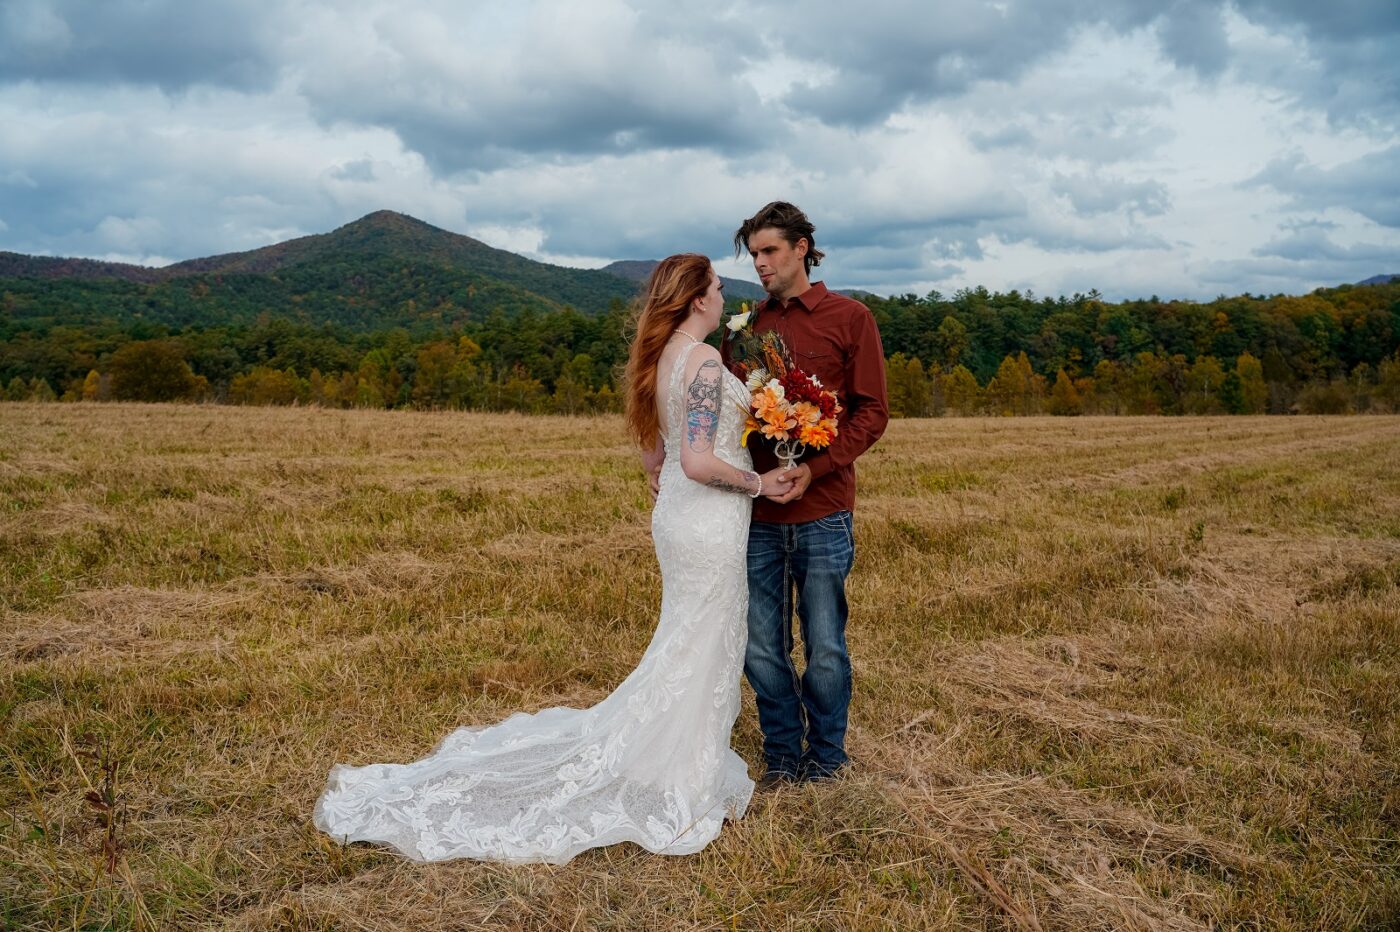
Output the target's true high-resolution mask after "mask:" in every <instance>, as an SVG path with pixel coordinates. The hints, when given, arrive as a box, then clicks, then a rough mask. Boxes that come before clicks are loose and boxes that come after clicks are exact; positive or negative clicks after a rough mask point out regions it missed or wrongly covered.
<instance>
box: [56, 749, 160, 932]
mask: <svg viewBox="0 0 1400 932" xmlns="http://www.w3.org/2000/svg"><path fill="white" fill-rule="evenodd" d="M67 743H68V742H67V736H66V735H65V744H67ZM69 754H70V756H71V757H72V759H73V762H74V763H75V764H76V765H77V767H78V773H79V775H80V776H81V777H82V779H83V783H84V784H85V785H86V786H87V792H85V793H84V794H83V801H84V802H85V803H86V804H87V807H88V809H89V810H91V812H92V813H93V825H94V827H95V828H96V829H97V830H98V832H99V833H100V834H99V838H98V840H97V844H96V847H95V848H94V850H93V855H94V858H95V862H96V865H97V870H96V871H95V872H94V877H93V885H94V887H96V886H98V885H99V884H102V885H105V887H106V893H107V912H108V914H109V916H111V915H112V914H115V913H117V912H118V911H119V910H120V909H121V902H122V901H124V900H129V908H130V919H131V925H132V928H134V929H137V930H144V929H151V928H154V923H153V922H152V920H151V916H150V913H149V911H148V910H147V909H146V905H145V902H144V900H143V898H142V896H141V891H140V888H139V887H138V886H137V884H136V878H135V877H134V876H132V873H131V868H130V866H129V865H128V864H127V862H126V849H127V843H126V827H127V798H126V794H125V793H124V792H123V791H122V782H121V781H122V771H123V765H124V763H125V761H124V760H123V756H122V754H121V752H120V749H118V748H116V747H115V746H114V744H113V741H112V739H111V738H110V737H107V736H94V735H84V736H82V737H80V738H79V739H78V741H77V746H76V748H75V747H73V746H72V745H71V744H70V745H69ZM84 762H87V764H88V766H87V767H84V766H83V764H84ZM89 769H90V770H91V773H92V776H90V775H89ZM93 776H95V777H96V782H95V783H94V782H93ZM123 887H124V888H125V890H123ZM94 892H96V890H94Z"/></svg>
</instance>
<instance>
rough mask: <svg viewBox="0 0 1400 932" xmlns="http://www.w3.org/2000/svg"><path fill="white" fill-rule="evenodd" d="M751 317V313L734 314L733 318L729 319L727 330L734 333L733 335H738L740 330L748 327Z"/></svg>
mask: <svg viewBox="0 0 1400 932" xmlns="http://www.w3.org/2000/svg"><path fill="white" fill-rule="evenodd" d="M751 316H753V311H745V312H744V313H742V314H735V315H734V316H733V317H731V318H729V323H728V327H729V329H730V330H732V331H734V332H735V333H738V332H739V331H740V330H743V329H744V328H745V327H747V326H748V325H749V318H750V317H751Z"/></svg>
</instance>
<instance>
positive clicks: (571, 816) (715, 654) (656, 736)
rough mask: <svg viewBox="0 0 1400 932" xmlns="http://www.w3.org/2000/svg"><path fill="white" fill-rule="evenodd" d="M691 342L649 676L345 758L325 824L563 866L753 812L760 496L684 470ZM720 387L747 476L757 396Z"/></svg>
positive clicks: (661, 501) (728, 453) (349, 833)
mask: <svg viewBox="0 0 1400 932" xmlns="http://www.w3.org/2000/svg"><path fill="white" fill-rule="evenodd" d="M693 349H694V345H691V346H688V347H686V349H685V350H683V351H682V352H681V353H680V354H679V358H678V359H677V361H676V362H675V365H674V368H673V370H672V372H671V375H670V378H669V380H668V390H667V394H666V396H665V397H666V399H667V412H666V414H667V416H666V417H665V418H664V420H665V421H666V422H667V423H668V425H669V426H667V427H666V428H665V445H666V459H665V463H664V465H663V466H662V468H661V494H660V495H659V496H658V497H657V500H656V506H655V509H654V510H653V512H652V520H651V527H652V537H653V539H654V542H655V546H656V557H657V561H658V562H659V563H660V564H661V579H662V598H661V619H660V621H659V623H658V624H657V627H656V634H655V635H654V636H653V637H652V640H651V644H650V646H648V647H647V650H646V653H645V654H644V655H643V656H642V659H641V662H640V663H638V665H637V668H636V669H635V670H633V671H632V673H631V675H629V676H628V677H627V679H626V680H624V681H623V683H622V684H621V685H620V686H618V687H617V689H616V690H615V691H614V692H613V693H612V694H611V695H610V696H608V697H607V698H606V699H603V700H602V701H601V702H599V703H598V704H597V705H595V706H593V707H592V708H589V709H570V708H552V709H544V710H542V711H540V712H535V713H533V714H527V713H518V714H516V715H512V716H511V717H510V718H507V719H506V720H505V721H503V722H500V723H499V724H496V725H492V726H489V727H485V728H481V727H477V728H459V729H457V730H456V731H454V732H452V733H451V734H450V735H448V736H447V738H446V739H445V740H444V741H443V742H442V743H441V744H440V745H438V747H437V749H436V750H435V751H433V753H432V754H430V755H428V756H427V757H425V758H423V759H422V760H418V761H415V762H413V763H411V764H370V765H368V766H365V767H350V766H346V765H343V764H342V765H338V766H336V767H335V768H334V769H333V770H332V771H331V775H330V781H329V783H328V785H327V787H326V791H325V793H324V794H323V795H322V796H321V798H320V799H319V800H318V801H317V803H316V810H315V815H314V820H315V823H316V826H317V828H319V829H320V830H321V831H323V832H325V833H327V834H328V835H331V836H333V837H334V838H335V839H337V840H339V841H344V842H350V841H372V842H378V843H381V844H386V845H391V846H392V847H394V848H397V849H398V850H399V851H401V852H402V853H403V854H405V855H407V856H408V857H410V858H414V859H415V860H421V861H439V860H445V859H448V858H482V859H487V860H493V861H508V862H525V861H547V862H549V863H553V864H563V863H565V862H566V861H568V860H570V859H571V858H573V857H574V856H575V855H576V854H578V853H579V852H581V851H584V850H586V849H588V848H594V847H598V846H600V845H610V844H614V843H616V842H620V841H632V842H636V843H637V844H638V845H641V846H642V847H643V848H645V849H647V850H648V851H653V852H656V853H657V854H690V853H693V852H696V851H699V850H700V849H701V848H703V847H705V845H707V844H708V843H709V842H710V841H711V840H712V839H714V837H715V836H716V835H718V834H719V830H720V826H721V825H722V823H723V821H724V819H725V817H726V816H728V817H730V818H740V817H742V816H743V814H744V811H745V809H746V808H747V807H748V803H749V797H750V796H751V795H752V793H753V781H752V780H750V779H749V776H748V770H747V768H746V767H745V765H744V761H743V760H742V759H741V758H740V757H739V755H738V754H736V753H734V751H733V750H732V749H731V748H730V746H729V737H730V731H731V730H732V729H733V726H734V720H735V718H736V716H737V715H738V713H739V673H740V670H741V668H742V666H743V657H744V643H745V638H746V635H747V628H746V620H745V615H746V611H747V605H748V588H747V583H746V578H745V556H744V554H745V549H746V547H747V544H748V527H749V511H750V505H751V503H750V501H749V499H748V498H747V497H745V496H744V495H741V494H736V493H734V492H725V491H720V490H718V489H712V488H708V487H706V486H704V485H701V484H700V483H698V482H695V481H693V480H691V479H688V478H687V477H686V476H685V474H684V473H683V472H682V471H681V467H680V444H681V442H682V431H683V427H684V423H685V412H684V409H683V406H684V394H685V392H684V388H683V386H682V385H681V381H682V378H681V374H682V372H683V371H684V368H685V360H686V358H687V357H688V356H689V354H690V351H691V350H693ZM722 378H723V380H724V383H723V397H722V401H721V404H720V409H721V410H720V416H719V426H718V430H717V436H716V440H715V453H716V455H718V456H719V457H720V458H721V459H723V460H725V461H726V462H728V463H729V464H730V465H733V466H737V467H739V468H741V469H750V468H752V467H751V463H750V460H749V455H748V451H747V450H745V449H744V448H743V447H742V446H741V445H740V442H739V441H740V439H741V436H742V431H743V425H744V416H743V414H742V412H741V410H740V408H741V407H742V406H746V405H747V403H748V393H747V391H745V389H744V386H743V383H741V382H740V381H739V380H738V379H737V378H735V377H734V376H733V375H731V374H729V373H728V372H725V373H724V375H723V376H722Z"/></svg>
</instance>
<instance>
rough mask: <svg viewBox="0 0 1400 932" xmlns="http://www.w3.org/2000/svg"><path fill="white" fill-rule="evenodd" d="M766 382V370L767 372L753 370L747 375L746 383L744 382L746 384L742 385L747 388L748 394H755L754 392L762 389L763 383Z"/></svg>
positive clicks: (764, 370)
mask: <svg viewBox="0 0 1400 932" xmlns="http://www.w3.org/2000/svg"><path fill="white" fill-rule="evenodd" d="M767 381H768V370H767V369H755V370H753V371H752V372H750V373H749V378H748V381H746V382H745V383H744V387H745V388H747V389H748V390H749V391H750V392H756V391H758V390H759V389H760V388H762V387H763V383H764V382H767Z"/></svg>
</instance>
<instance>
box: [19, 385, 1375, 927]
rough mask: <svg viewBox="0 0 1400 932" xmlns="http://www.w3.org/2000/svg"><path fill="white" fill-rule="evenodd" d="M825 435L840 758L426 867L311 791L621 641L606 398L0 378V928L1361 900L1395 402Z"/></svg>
mask: <svg viewBox="0 0 1400 932" xmlns="http://www.w3.org/2000/svg"><path fill="white" fill-rule="evenodd" d="M862 464H863V468H862V473H861V501H860V506H859V509H858V514H857V522H856V524H857V528H856V535H857V550H858V553H857V562H856V570H855V573H854V575H853V577H852V584H851V585H852V602H853V606H852V613H853V614H852V622H851V631H850V640H851V645H852V654H853V660H854V663H855V675H856V698H855V703H854V706H853V710H852V731H851V736H850V745H851V751H852V755H853V757H854V759H855V761H856V763H857V766H856V768H855V769H854V771H853V772H852V773H851V774H850V776H849V777H847V778H845V779H844V780H842V781H839V782H837V783H835V784H831V785H822V786H819V787H807V788H797V789H793V790H785V791H783V792H781V793H779V794H776V795H773V796H768V797H763V798H761V799H759V800H756V802H755V805H754V806H753V808H752V809H751V811H750V814H749V815H748V817H747V818H746V819H744V820H743V821H742V822H740V823H737V824H731V825H730V826H728V827H727V828H726V830H725V832H724V833H723V834H722V835H721V837H720V838H719V839H718V841H716V842H715V843H714V844H713V845H711V846H710V847H709V848H707V849H706V850H705V851H704V852H703V853H701V854H699V855H696V856H693V857H687V858H662V857H656V856H651V855H647V854H645V853H643V852H642V851H641V850H640V849H638V848H635V847H632V846H630V845H629V846H618V847H615V848H610V849H605V850H600V851H594V852H590V853H588V854H586V855H584V856H582V857H580V858H578V859H577V860H575V861H574V862H573V863H571V864H570V865H568V866H567V867H563V868H554V867H549V866H533V867H523V868H522V867H513V868H507V867H501V866H496V865H486V864H479V863H473V862H454V863H448V864H440V865H430V866H424V865H420V864H414V863H409V862H406V861H404V860H402V859H400V858H398V857H395V856H393V855H390V854H386V853H384V852H381V851H379V850H376V849H373V848H370V847H364V846H354V847H351V848H348V849H342V848H341V847H339V846H337V845H335V844H333V843H332V842H330V841H329V840H328V839H326V838H324V837H322V836H320V835H319V834H318V833H317V832H316V831H315V830H314V829H313V827H312V825H311V822H310V811H311V805H312V802H313V801H314V800H315V798H316V796H317V795H318V794H319V792H320V790H321V789H322V787H323V785H324V780H325V776H326V773H327V771H328V769H329V768H330V767H331V765H332V764H334V763H337V762H348V763H366V762H370V761H377V760H408V759H411V758H414V757H416V756H419V755H420V754H422V753H424V752H426V751H428V750H430V749H431V748H432V747H433V746H434V745H435V744H436V743H437V741H438V739H439V738H440V737H441V736H442V735H443V734H445V733H446V732H447V731H449V730H450V729H452V728H453V727H455V726H458V725H460V724H463V723H477V724H482V723H488V722H491V721H493V720H496V719H498V718H501V717H503V716H505V715H506V714H508V713H510V712H512V711H516V710H522V709H524V710H533V709H536V708H539V707H542V706H547V705H558V704H565V705H574V706H579V705H587V704H590V703H592V702H594V701H596V700H597V699H599V698H601V697H602V696H604V695H606V693H607V692H608V691H609V690H610V689H611V688H612V686H613V685H615V684H616V683H617V682H619V681H620V680H621V679H622V677H623V676H624V674H625V673H626V672H627V671H628V670H629V669H630V668H631V667H632V665H633V664H634V663H635V662H636V660H637V658H638V657H639V656H640V655H641V652H642V650H643V648H644V647H645V645H646V643H647V641H648V639H649V637H650V633H651V627H652V624H653V619H654V617H655V614H656V611H657V607H658V602H659V595H660V593H659V589H658V580H657V574H656V570H655V564H654V561H653V557H652V552H651V543H650V539H649V508H650V498H649V496H648V495H647V493H646V490H645V485H644V483H643V479H642V475H641V470H640V467H639V465H638V463H637V460H636V457H635V456H634V454H633V452H632V451H631V450H630V449H629V448H628V446H627V445H626V443H625V441H624V439H623V433H622V426H621V422H620V420H618V419H613V418H600V419H568V418H533V419H532V418H524V417H517V416H487V415H467V414H453V413H413V412H361V411H322V410H308V409H304V408H303V409H286V408H281V409H273V408H229V407H197V406H160V405H151V406H142V405H110V406H108V405H90V404H89V405H76V404H70V405H58V404H48V405H30V404H4V405H0V610H3V620H2V621H0V657H2V658H3V666H2V667H0V669H3V676H2V677H0V741H2V742H3V753H0V797H2V798H3V807H0V901H2V902H3V906H0V928H4V929H50V928H53V929H128V928H135V929H141V928H145V929H154V928H221V929H271V928H285V929H422V930H434V929H473V928H510V929H560V930H563V929H627V930H630V929H672V928H676V929H789V928H790V929H848V928H849V929H905V928H935V929H938V928H948V929H953V928H958V929H962V928H974V929H980V928H988V929H1046V930H1048V929H1073V930H1085V929H1208V928H1222V929H1367V928H1370V929H1387V928H1395V927H1396V926H1397V924H1400V868H1398V867H1397V859H1400V773H1398V772H1397V771H1400V418H1395V417H1389V418H1381V417H1350V418H1269V419H1262V418H1257V419H1256V418H1203V419H1190V418H1183V419H1151V418H1144V419H1138V418H1102V419H1008V420H994V419H969V420H959V419H948V420H936V421H899V422H895V423H893V424H891V426H890V430H889V432H888V434H887V436H886V437H885V439H884V440H883V441H881V443H880V444H879V445H878V446H877V447H876V448H875V450H873V451H872V452H871V453H870V454H869V455H868V456H867V457H866V458H865V459H864V460H862ZM745 703H746V704H745V711H744V714H743V716H742V717H741V719H740V724H739V727H738V729H737V730H736V734H735V741H736V744H737V747H738V749H739V752H740V753H741V754H742V755H744V756H745V758H746V759H748V760H749V761H750V762H753V763H755V764H756V762H757V760H758V732H757V725H756V723H755V720H754V715H753V707H752V700H751V697H748V695H747V693H746V699H745ZM755 770H756V768H755Z"/></svg>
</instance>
